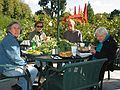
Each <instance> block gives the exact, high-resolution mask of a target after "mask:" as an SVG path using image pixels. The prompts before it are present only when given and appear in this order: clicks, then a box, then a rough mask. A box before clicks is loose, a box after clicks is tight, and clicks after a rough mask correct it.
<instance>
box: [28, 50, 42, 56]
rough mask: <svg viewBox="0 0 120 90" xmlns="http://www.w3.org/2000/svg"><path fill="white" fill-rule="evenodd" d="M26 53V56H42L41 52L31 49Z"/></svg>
mask: <svg viewBox="0 0 120 90" xmlns="http://www.w3.org/2000/svg"><path fill="white" fill-rule="evenodd" d="M26 52H27V54H37V55H38V54H43V53H42V52H40V51H38V50H32V49H31V50H27V51H26Z"/></svg>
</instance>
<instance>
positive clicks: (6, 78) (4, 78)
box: [0, 64, 30, 90]
mask: <svg viewBox="0 0 120 90" xmlns="http://www.w3.org/2000/svg"><path fill="white" fill-rule="evenodd" d="M0 67H10V68H12V69H11V70H13V69H15V68H20V67H19V66H14V65H8V64H7V65H1V64H0ZM21 69H22V68H21ZM23 72H24V75H16V76H7V75H4V74H3V73H0V78H1V80H0V82H4V81H9V80H10V79H11V78H20V77H24V78H25V79H26V81H27V90H29V82H30V75H29V73H28V72H27V71H25V70H23Z"/></svg>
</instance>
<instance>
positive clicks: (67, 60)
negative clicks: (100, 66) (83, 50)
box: [34, 55, 88, 84]
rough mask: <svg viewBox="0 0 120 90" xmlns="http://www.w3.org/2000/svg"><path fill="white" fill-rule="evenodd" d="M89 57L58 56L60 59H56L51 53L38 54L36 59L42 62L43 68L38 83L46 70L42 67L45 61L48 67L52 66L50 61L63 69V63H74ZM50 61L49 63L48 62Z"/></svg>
mask: <svg viewBox="0 0 120 90" xmlns="http://www.w3.org/2000/svg"><path fill="white" fill-rule="evenodd" d="M87 58H88V57H84V58H81V57H80V56H76V57H74V58H72V57H70V58H58V59H54V58H52V57H51V56H50V55H43V56H37V57H35V59H34V60H35V61H38V62H39V63H40V64H41V68H40V69H41V70H40V74H39V78H38V83H39V84H40V80H41V77H42V76H43V73H45V72H44V70H43V69H42V67H43V66H44V65H42V64H43V62H45V63H46V65H47V66H48V68H51V66H49V63H57V67H56V68H57V69H58V70H59V69H61V68H62V66H63V63H64V64H69V63H74V62H82V61H84V60H85V59H87ZM47 63H48V64H47Z"/></svg>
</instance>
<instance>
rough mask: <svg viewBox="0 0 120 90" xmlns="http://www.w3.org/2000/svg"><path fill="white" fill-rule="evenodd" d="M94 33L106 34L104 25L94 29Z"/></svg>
mask: <svg viewBox="0 0 120 90" xmlns="http://www.w3.org/2000/svg"><path fill="white" fill-rule="evenodd" d="M96 34H100V35H103V34H105V35H107V34H108V31H107V29H106V28H105V27H99V28H97V29H96V31H95V35H96Z"/></svg>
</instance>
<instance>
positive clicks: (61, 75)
mask: <svg viewBox="0 0 120 90" xmlns="http://www.w3.org/2000/svg"><path fill="white" fill-rule="evenodd" d="M105 61H107V59H97V60H94V61H87V62H78V63H72V64H66V65H65V66H64V67H62V68H61V70H58V69H55V68H50V69H49V70H48V72H47V77H46V81H45V83H44V84H43V88H44V90H83V89H86V88H90V87H96V88H95V89H97V90H98V89H99V90H102V85H99V82H101V84H102V80H103V76H104V68H103V64H104V62H105ZM54 71H55V72H54ZM53 72H54V73H53ZM51 73H52V74H51ZM101 74H102V75H101Z"/></svg>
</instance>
